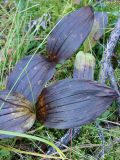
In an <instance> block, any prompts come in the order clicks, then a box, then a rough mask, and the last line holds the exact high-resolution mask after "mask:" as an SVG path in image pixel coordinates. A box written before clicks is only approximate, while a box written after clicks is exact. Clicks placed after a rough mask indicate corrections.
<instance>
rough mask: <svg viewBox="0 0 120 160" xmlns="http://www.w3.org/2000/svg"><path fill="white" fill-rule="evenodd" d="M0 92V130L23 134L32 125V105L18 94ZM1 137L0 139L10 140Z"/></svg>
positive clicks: (34, 117) (33, 116) (6, 136)
mask: <svg viewBox="0 0 120 160" xmlns="http://www.w3.org/2000/svg"><path fill="white" fill-rule="evenodd" d="M9 93H10V92H9V91H8V90H5V91H0V130H6V131H16V132H20V133H23V132H25V131H28V130H29V129H30V128H31V127H32V126H33V124H34V122H35V119H36V115H35V111H34V108H33V106H32V104H31V103H30V102H29V101H28V100H26V99H25V97H23V96H22V95H20V94H18V93H10V94H9ZM10 137H11V136H9V135H1V134H0V138H10Z"/></svg>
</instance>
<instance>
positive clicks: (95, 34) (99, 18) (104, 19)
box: [84, 12, 108, 52]
mask: <svg viewBox="0 0 120 160" xmlns="http://www.w3.org/2000/svg"><path fill="white" fill-rule="evenodd" d="M107 24H108V16H107V14H106V13H105V12H95V14H94V23H93V26H92V30H91V32H90V34H89V36H88V37H87V39H86V40H85V42H84V52H88V51H90V50H91V49H92V48H93V47H94V46H95V45H96V43H97V41H98V40H99V39H100V37H101V36H102V35H103V34H104V31H105V27H106V26H107Z"/></svg>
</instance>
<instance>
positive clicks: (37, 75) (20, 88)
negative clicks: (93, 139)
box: [7, 55, 55, 103]
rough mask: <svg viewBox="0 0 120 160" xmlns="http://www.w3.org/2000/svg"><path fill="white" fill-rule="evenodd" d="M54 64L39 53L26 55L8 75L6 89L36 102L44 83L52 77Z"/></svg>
mask: <svg viewBox="0 0 120 160" xmlns="http://www.w3.org/2000/svg"><path fill="white" fill-rule="evenodd" d="M54 72H55V64H54V63H51V62H49V61H48V59H46V58H44V57H43V56H41V55H35V56H34V57H33V58H32V55H30V56H27V57H25V58H23V59H22V60H20V61H19V62H18V63H17V65H16V66H15V68H14V70H13V72H12V73H11V74H10V75H9V77H8V82H7V89H8V90H12V91H13V92H14V91H15V92H18V93H21V94H22V95H24V96H25V97H26V98H27V99H28V100H30V101H31V102H33V103H36V101H37V98H38V96H39V95H40V93H41V91H42V89H43V88H44V86H45V84H46V83H47V82H48V81H49V80H50V79H51V78H52V76H53V74H54Z"/></svg>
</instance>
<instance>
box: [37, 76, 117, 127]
mask: <svg viewBox="0 0 120 160" xmlns="http://www.w3.org/2000/svg"><path fill="white" fill-rule="evenodd" d="M117 97H118V94H117V93H116V91H115V90H113V89H111V88H109V87H106V86H104V85H101V84H99V83H97V82H94V81H85V80H79V79H71V80H69V79H66V80H61V81H59V82H57V83H55V84H53V85H51V86H49V87H47V88H45V89H44V90H43V92H42V93H41V96H40V97H39V101H38V103H37V118H38V119H40V120H41V121H42V122H43V123H44V124H45V125H46V126H47V127H49V128H58V129H66V128H73V127H78V126H81V125H84V124H87V123H89V122H92V121H94V120H95V119H96V118H97V117H98V116H99V115H101V114H102V113H103V112H104V111H106V109H107V108H108V107H109V106H110V104H111V103H112V101H113V100H114V99H116V98H117Z"/></svg>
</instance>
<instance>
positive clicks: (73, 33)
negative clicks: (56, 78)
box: [47, 6, 94, 61]
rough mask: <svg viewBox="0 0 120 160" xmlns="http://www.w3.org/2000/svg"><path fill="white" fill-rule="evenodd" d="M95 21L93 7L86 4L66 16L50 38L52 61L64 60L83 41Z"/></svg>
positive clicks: (48, 44)
mask: <svg viewBox="0 0 120 160" xmlns="http://www.w3.org/2000/svg"><path fill="white" fill-rule="evenodd" d="M93 21H94V13H93V10H92V7H90V6H86V7H83V8H81V9H79V10H76V11H74V12H72V13H70V14H68V15H67V16H65V17H64V18H63V19H62V20H61V21H60V22H59V23H58V25H57V26H56V27H55V29H54V30H53V31H52V33H51V34H50V36H49V38H48V43H47V50H48V54H49V58H50V59H51V60H52V61H64V60H66V59H67V58H69V57H70V56H71V55H72V54H73V53H74V52H75V51H76V50H77V49H78V48H79V47H80V45H81V44H82V43H83V41H84V40H85V39H86V37H87V36H88V34H89V33H90V31H91V28H92V25H93Z"/></svg>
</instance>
